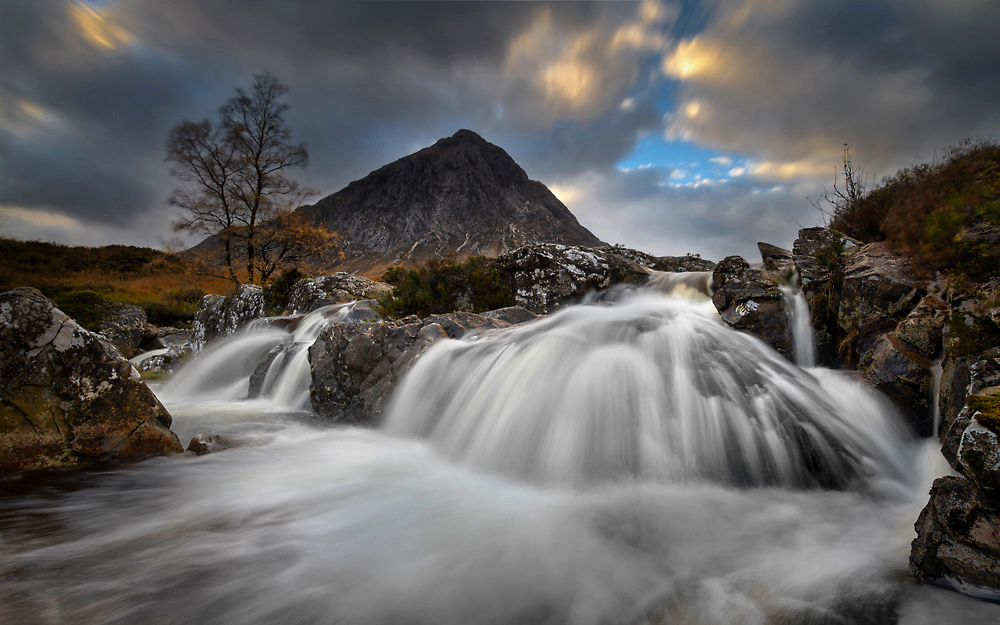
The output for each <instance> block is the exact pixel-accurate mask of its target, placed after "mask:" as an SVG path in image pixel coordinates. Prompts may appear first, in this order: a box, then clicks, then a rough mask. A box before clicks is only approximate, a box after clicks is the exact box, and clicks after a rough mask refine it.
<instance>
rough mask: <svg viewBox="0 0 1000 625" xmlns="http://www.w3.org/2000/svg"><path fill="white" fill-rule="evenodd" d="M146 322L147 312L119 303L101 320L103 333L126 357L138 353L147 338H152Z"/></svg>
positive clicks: (100, 330) (100, 328)
mask: <svg viewBox="0 0 1000 625" xmlns="http://www.w3.org/2000/svg"><path fill="white" fill-rule="evenodd" d="M150 329H151V328H150V326H149V324H148V323H147V322H146V312H145V311H144V310H143V309H142V308H140V307H138V306H134V305H132V304H119V305H117V306H115V307H114V308H113V309H112V310H111V311H109V312H108V313H107V314H106V315H105V317H104V320H103V321H102V322H101V325H100V327H99V328H98V332H99V333H100V334H102V335H103V336H104V337H105V338H107V339H108V341H110V342H111V344H112V345H114V346H115V348H116V349H117V350H118V351H119V352H121V355H122V356H124V357H126V358H131V357H132V356H135V355H136V354H138V353H139V352H140V351H142V349H141V347H140V346H141V345H142V342H143V340H144V339H145V338H147V337H148V338H152V337H151V336H149V334H150Z"/></svg>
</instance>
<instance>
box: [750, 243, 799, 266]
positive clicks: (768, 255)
mask: <svg viewBox="0 0 1000 625" xmlns="http://www.w3.org/2000/svg"><path fill="white" fill-rule="evenodd" d="M757 249H758V250H759V251H760V259H761V261H763V263H764V269H766V270H768V271H789V270H792V269H794V268H795V259H794V258H793V256H792V252H791V251H790V250H786V249H784V248H781V247H778V246H777V245H771V244H770V243H757Z"/></svg>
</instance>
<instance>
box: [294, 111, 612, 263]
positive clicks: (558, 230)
mask: <svg viewBox="0 0 1000 625" xmlns="http://www.w3.org/2000/svg"><path fill="white" fill-rule="evenodd" d="M299 210H300V211H305V212H306V214H308V215H309V216H310V217H312V218H313V219H314V220H315V221H317V222H319V223H322V224H323V225H325V226H326V227H327V228H329V229H331V230H333V231H335V232H337V233H338V234H339V235H340V236H341V237H342V239H343V251H344V259H343V261H342V262H340V263H338V265H337V266H336V267H333V269H336V270H340V271H353V270H357V271H358V272H360V273H363V274H367V275H373V274H379V273H381V272H382V271H383V270H384V269H386V268H388V267H390V266H393V265H415V264H420V263H422V262H425V261H427V260H430V259H433V258H442V257H445V256H448V255H455V256H457V257H458V258H465V257H468V256H470V255H472V254H485V255H487V256H497V255H499V254H500V253H501V252H503V251H504V250H506V249H511V248H514V247H517V246H520V245H524V244H527V243H563V244H567V245H586V246H597V245H603V243H602V242H601V241H600V240H599V239H598V238H597V237H595V236H594V235H593V234H592V233H591V232H590V231H589V230H587V229H586V228H584V227H583V226H581V225H580V223H579V222H578V221H577V220H576V217H574V216H573V214H572V213H571V212H570V211H569V209H568V208H566V206H565V205H563V203H562V202H560V201H559V200H558V199H557V198H556V196H555V195H553V194H552V192H551V191H549V190H548V188H547V187H546V186H545V185H544V184H542V183H541V182H538V181H535V180H530V179H529V178H528V175H527V174H526V173H525V172H524V170H523V169H521V167H519V166H518V164H517V163H515V162H514V159H512V158H511V157H510V156H509V155H508V154H507V152H505V151H504V150H503V149H502V148H500V147H497V146H495V145H493V144H492V143H489V142H487V141H486V140H485V139H483V138H482V137H480V136H479V135H477V134H476V133H474V132H472V131H470V130H459V131H458V132H457V133H455V134H454V135H452V136H451V137H448V138H445V139H441V140H440V141H438V142H437V143H435V144H434V145H432V146H431V147H429V148H424V149H423V150H420V151H419V152H416V153H415V154H411V155H410V156H407V157H404V158H401V159H399V160H398V161H396V162H394V163H390V164H388V165H386V166H385V167H382V168H381V169H379V170H377V171H374V172H372V173H370V174H368V175H367V176H365V177H364V178H362V179H361V180H356V181H355V182H352V183H350V184H349V185H347V187H345V188H344V189H341V190H340V191H338V192H336V193H334V194H333V195H330V196H327V197H325V198H323V199H322V200H320V201H319V202H317V203H316V204H314V205H312V206H304V207H302V208H300V209H299Z"/></svg>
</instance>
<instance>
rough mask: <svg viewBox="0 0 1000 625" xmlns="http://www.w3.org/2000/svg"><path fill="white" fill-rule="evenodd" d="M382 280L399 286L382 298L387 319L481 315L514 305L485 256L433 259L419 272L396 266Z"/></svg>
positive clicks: (382, 306)
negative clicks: (410, 316) (455, 313)
mask: <svg viewBox="0 0 1000 625" xmlns="http://www.w3.org/2000/svg"><path fill="white" fill-rule="evenodd" d="M382 280H383V281H384V282H386V283H388V284H391V285H393V287H395V289H394V290H393V292H392V293H390V294H388V295H385V296H383V297H381V298H379V302H378V306H379V313H380V314H382V315H383V316H386V317H405V316H406V315H417V316H420V317H426V316H427V315H432V314H438V313H447V312H454V311H465V312H477V313H478V312H484V311H487V310H494V309H496V308H503V307H505V306H511V305H513V304H514V294H513V293H512V292H511V290H510V287H509V286H508V285H507V283H506V282H504V280H503V277H502V276H501V275H500V272H499V271H497V269H496V267H495V266H494V265H493V262H492V261H491V260H489V259H487V258H486V257H485V256H472V257H470V258H469V259H468V260H466V261H465V262H463V263H456V262H455V261H454V260H452V259H445V260H432V261H430V262H428V263H427V264H426V265H425V266H423V267H417V268H415V269H404V268H401V267H393V268H392V269H389V270H388V271H386V272H385V274H384V275H383V276H382Z"/></svg>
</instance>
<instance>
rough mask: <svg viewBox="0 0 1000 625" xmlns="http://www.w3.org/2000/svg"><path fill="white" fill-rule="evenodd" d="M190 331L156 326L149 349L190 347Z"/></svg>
mask: <svg viewBox="0 0 1000 625" xmlns="http://www.w3.org/2000/svg"><path fill="white" fill-rule="evenodd" d="M190 345H191V332H189V331H188V330H181V329H178V328H157V330H156V336H155V337H154V338H153V340H152V342H151V343H150V345H149V348H150V349H170V348H175V347H176V348H183V347H190Z"/></svg>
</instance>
